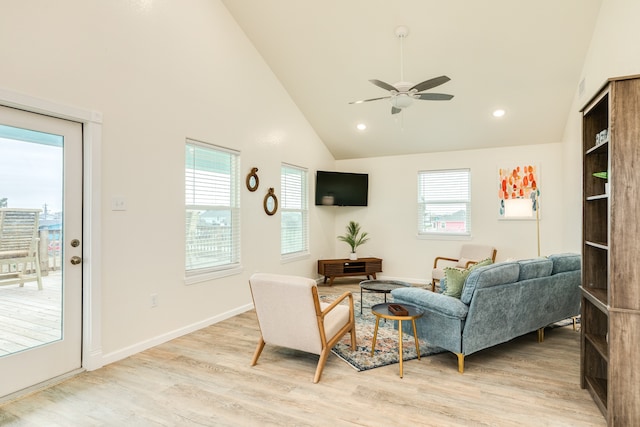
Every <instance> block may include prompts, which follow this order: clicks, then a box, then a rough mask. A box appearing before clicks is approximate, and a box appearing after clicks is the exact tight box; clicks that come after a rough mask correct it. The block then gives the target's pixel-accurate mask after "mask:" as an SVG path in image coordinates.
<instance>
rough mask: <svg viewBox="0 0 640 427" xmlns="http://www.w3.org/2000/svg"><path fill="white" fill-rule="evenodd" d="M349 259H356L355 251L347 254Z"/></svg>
mask: <svg viewBox="0 0 640 427" xmlns="http://www.w3.org/2000/svg"><path fill="white" fill-rule="evenodd" d="M349 259H350V260H351V261H355V260H357V259H358V254H357V253H355V252H351V253H350V254H349Z"/></svg>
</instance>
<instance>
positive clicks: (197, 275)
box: [184, 138, 243, 285]
mask: <svg viewBox="0 0 640 427" xmlns="http://www.w3.org/2000/svg"><path fill="white" fill-rule="evenodd" d="M190 147H192V149H194V150H195V149H196V148H198V149H200V150H209V152H214V153H218V154H228V155H230V156H231V157H230V165H229V168H230V171H229V174H228V177H229V178H228V180H229V182H228V188H227V189H226V190H227V191H228V195H226V196H223V198H225V197H228V204H220V203H216V202H211V203H202V200H196V198H197V197H198V196H197V195H196V194H195V192H196V190H197V188H196V185H195V184H193V183H192V184H190V182H189V175H192V182H195V179H196V178H195V177H196V173H197V172H196V171H197V170H198V169H196V168H193V169H189V167H188V166H189V158H188V156H189V149H190ZM194 156H195V154H194ZM191 161H192V162H194V163H195V162H197V161H198V160H197V159H196V158H195V157H193V159H191ZM203 170H204V169H203ZM204 171H207V170H204ZM208 172H211V173H213V171H212V170H208ZM184 178H185V183H184V192H185V193H184V202H185V220H184V227H185V229H184V230H185V231H184V232H185V240H184V241H185V243H184V244H185V246H184V249H185V257H184V261H185V267H184V272H185V284H187V285H190V284H194V283H199V282H203V281H206V280H210V279H215V278H219V277H225V276H230V275H233V274H238V273H240V272H241V271H242V266H241V263H240V255H241V248H240V245H241V224H240V218H241V212H240V193H241V187H242V185H243V182H242V180H241V179H240V152H239V151H237V150H232V149H229V148H226V147H222V146H219V145H215V144H211V143H207V142H202V141H197V140H194V139H191V138H187V139H186V142H185V159H184ZM218 184H220V182H219V181H215V182H214V185H218ZM200 189H202V188H200ZM208 189H209V190H211V188H208ZM189 191H192V193H193V194H192V195H191V196H190V195H189ZM212 191H215V189H213V190H212ZM207 196H208V197H216V196H215V194H213V193H209V194H208V195H207ZM201 197H205V196H201ZM217 200H218V201H219V200H220V198H218V199H217ZM189 202H192V203H189ZM196 202H199V203H196ZM194 210H199V211H203V210H205V211H225V212H228V215H227V216H228V217H229V220H230V222H231V224H230V226H229V227H230V228H229V233H230V236H231V238H230V241H229V243H228V244H227V245H223V247H224V249H228V252H229V255H228V256H229V262H227V263H221V264H216V265H207V266H203V267H192V268H189V266H190V263H189V262H188V257H189V252H190V250H189V245H190V241H189V239H190V238H191V237H192V236H191V237H190V235H189V231H188V230H189V228H190V227H193V224H191V219H190V217H191V216H192V215H193V214H192V212H193V211H194ZM223 234H224V233H223Z"/></svg>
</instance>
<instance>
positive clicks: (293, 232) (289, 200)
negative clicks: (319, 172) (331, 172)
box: [280, 164, 309, 257]
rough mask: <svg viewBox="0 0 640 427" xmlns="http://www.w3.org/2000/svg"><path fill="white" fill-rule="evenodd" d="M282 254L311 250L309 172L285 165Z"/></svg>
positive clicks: (283, 171)
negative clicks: (309, 236) (309, 237)
mask: <svg viewBox="0 0 640 427" xmlns="http://www.w3.org/2000/svg"><path fill="white" fill-rule="evenodd" d="M280 191H281V197H280V198H281V213H280V218H281V219H280V221H281V225H280V238H281V240H280V253H281V255H282V256H283V257H286V256H292V255H296V254H300V253H305V252H307V251H308V250H309V239H308V235H309V221H308V216H309V215H308V205H309V203H308V199H309V197H308V189H307V171H306V169H302V168H299V167H296V166H291V165H286V164H283V165H282V167H281V169H280Z"/></svg>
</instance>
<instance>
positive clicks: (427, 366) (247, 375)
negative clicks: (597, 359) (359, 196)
mask: <svg viewBox="0 0 640 427" xmlns="http://www.w3.org/2000/svg"><path fill="white" fill-rule="evenodd" d="M347 283H348V282H347ZM320 289H321V292H322V293H324V294H327V293H336V292H343V291H344V290H345V289H348V290H351V291H353V292H357V290H358V287H357V285H353V284H345V283H342V282H340V281H338V282H337V285H334V286H333V287H332V288H328V287H326V286H321V287H320ZM258 336H259V333H258V328H257V323H256V318H255V313H254V312H253V311H251V312H247V313H244V314H242V315H239V316H236V317H234V318H232V319H228V320H226V321H223V322H220V323H218V324H216V325H213V326H210V327H207V328H204V329H202V330H200V331H196V332H194V333H192V334H189V335H186V336H184V337H180V338H178V339H175V340H173V341H170V342H168V343H165V344H162V345H159V346H157V347H155V348H153V349H150V350H147V351H144V352H142V353H139V354H136V355H134V356H132V357H129V358H127V359H125V360H122V361H120V362H117V363H113V364H111V365H109V366H106V367H104V368H102V369H99V370H97V371H93V372H85V373H82V374H80V375H78V376H76V377H74V378H71V379H69V380H67V381H65V382H63V383H60V384H58V385H55V386H53V387H50V388H48V389H46V390H44V391H40V392H38V393H35V394H32V395H30V396H27V397H25V398H22V399H20V400H17V401H14V402H9V403H7V404H5V405H3V406H0V425H2V426H5V425H8V426H536V427H537V426H572V427H575V426H604V425H605V421H604V418H603V417H602V416H601V414H600V412H599V411H598V409H597V408H596V406H595V404H594V403H593V401H592V400H591V398H590V396H589V394H588V393H587V391H585V390H582V389H580V387H579V380H578V374H579V364H580V363H579V349H580V342H579V333H577V332H574V331H573V329H572V328H571V327H563V328H557V329H553V330H547V331H546V333H545V341H544V343H542V344H538V343H537V341H536V334H535V333H532V334H529V335H526V336H524V337H520V338H518V339H516V340H514V341H511V342H509V343H507V344H503V345H500V346H496V347H494V348H491V349H488V350H485V351H481V352H478V353H475V354H473V355H471V356H469V357H467V359H466V366H465V368H466V370H465V373H464V374H463V375H461V374H458V372H457V369H456V358H455V356H454V355H453V354H451V353H444V354H439V355H435V356H430V357H425V358H422V360H420V361H418V360H412V361H408V362H405V364H404V378H403V379H400V378H399V377H398V366H397V365H391V366H386V367H382V368H378V369H373V370H370V371H364V372H356V371H354V370H353V369H352V368H351V367H350V366H348V365H347V364H346V363H345V362H343V361H342V360H340V359H339V358H338V357H336V356H335V355H331V356H330V357H329V360H328V362H327V365H326V367H325V370H324V373H323V375H322V379H321V380H320V382H319V383H318V384H313V383H312V379H313V374H314V370H315V366H316V362H317V356H314V355H307V354H304V353H298V352H292V351H289V350H285V349H279V348H274V347H269V346H267V347H266V348H265V350H264V352H263V353H262V356H261V357H260V360H259V362H258V365H257V366H255V367H250V366H249V363H250V361H251V356H252V354H253V351H254V348H255V345H256V343H257V340H258Z"/></svg>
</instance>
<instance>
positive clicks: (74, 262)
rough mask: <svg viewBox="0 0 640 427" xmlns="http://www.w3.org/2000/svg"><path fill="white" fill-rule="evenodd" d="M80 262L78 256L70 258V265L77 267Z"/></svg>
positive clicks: (80, 259)
mask: <svg viewBox="0 0 640 427" xmlns="http://www.w3.org/2000/svg"><path fill="white" fill-rule="evenodd" d="M81 262H82V258H80V257H79V256H72V257H71V264H73V265H78V264H80V263H81Z"/></svg>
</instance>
